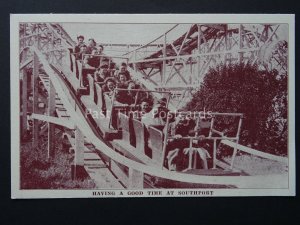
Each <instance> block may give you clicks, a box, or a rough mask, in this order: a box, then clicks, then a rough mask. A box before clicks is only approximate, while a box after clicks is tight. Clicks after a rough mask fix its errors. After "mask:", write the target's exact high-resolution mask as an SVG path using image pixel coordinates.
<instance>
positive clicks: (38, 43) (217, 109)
mask: <svg viewBox="0 0 300 225" xmlns="http://www.w3.org/2000/svg"><path fill="white" fill-rule="evenodd" d="M294 30H295V28H294V15H280V14H278V15H264V14H260V15H229V14H228V15H221V14H216V15H214V14H193V15H187V14H186V15H175V14H174V15H157V14H156V15H150V14H148V15H139V14H137V15H122V14H120V15H118V14H111V15H109V14H107V15H83V14H80V15H79V14H78V15H62V14H57V15H46V14H44V15H43V14H41V15H30V14H27V15H25V14H24V15H21V14H19V15H18V14H15V15H11V43H10V47H11V74H10V78H11V128H12V129H11V134H12V135H11V136H12V139H11V184H12V185H11V187H12V198H100V197H101V198H102V197H191V196H193V197H215V196H293V195H295V123H294V121H295V112H294V107H295V102H294V101H295V96H294V91H295V82H294V81H295V58H294V46H295V43H294V41H295V39H294Z"/></svg>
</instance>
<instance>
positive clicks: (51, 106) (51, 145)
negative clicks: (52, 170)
mask: <svg viewBox="0 0 300 225" xmlns="http://www.w3.org/2000/svg"><path fill="white" fill-rule="evenodd" d="M48 115H49V116H55V88H54V86H53V84H52V82H51V81H50V80H49V92H48ZM47 156H48V160H51V159H53V158H54V156H55V125H54V124H51V123H48V155H47Z"/></svg>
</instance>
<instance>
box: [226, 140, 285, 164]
mask: <svg viewBox="0 0 300 225" xmlns="http://www.w3.org/2000/svg"><path fill="white" fill-rule="evenodd" d="M221 143H223V144H225V145H228V146H230V147H232V148H237V149H238V150H240V151H242V152H246V153H249V154H251V155H255V156H259V157H262V158H265V159H270V160H274V161H277V162H282V163H285V164H288V158H287V157H282V156H277V155H273V154H269V153H265V152H261V151H258V150H255V149H253V148H249V147H247V146H244V145H241V144H237V143H234V142H232V141H229V140H223V141H221Z"/></svg>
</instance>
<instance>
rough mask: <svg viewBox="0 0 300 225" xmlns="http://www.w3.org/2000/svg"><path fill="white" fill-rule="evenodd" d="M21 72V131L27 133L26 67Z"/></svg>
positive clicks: (23, 133)
mask: <svg viewBox="0 0 300 225" xmlns="http://www.w3.org/2000/svg"><path fill="white" fill-rule="evenodd" d="M21 73H22V78H23V79H22V126H21V133H22V135H23V136H24V135H26V133H27V82H28V79H27V71H26V69H24V68H23V69H22V70H21Z"/></svg>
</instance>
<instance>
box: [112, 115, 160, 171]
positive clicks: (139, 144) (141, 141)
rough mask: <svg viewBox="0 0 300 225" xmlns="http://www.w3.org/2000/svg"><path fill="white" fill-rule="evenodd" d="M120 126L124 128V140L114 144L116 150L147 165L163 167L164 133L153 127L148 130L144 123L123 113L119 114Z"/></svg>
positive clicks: (117, 140)
mask: <svg viewBox="0 0 300 225" xmlns="http://www.w3.org/2000/svg"><path fill="white" fill-rule="evenodd" d="M119 124H120V127H121V128H122V138H121V139H115V140H113V142H112V143H113V145H114V147H115V148H116V149H118V150H120V151H121V152H122V153H123V154H124V155H125V156H127V157H131V158H133V159H135V160H138V161H141V162H143V163H145V164H150V165H155V166H159V165H162V153H163V151H162V149H163V148H162V147H163V133H162V132H161V131H160V130H158V129H156V128H153V127H149V128H148V130H146V128H145V126H144V124H143V123H142V122H140V121H138V120H136V119H131V118H129V117H128V116H127V115H125V114H123V113H120V114H119ZM133 139H134V140H135V143H133V141H132V140H133ZM148 143H149V144H148ZM149 150H150V152H149Z"/></svg>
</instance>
